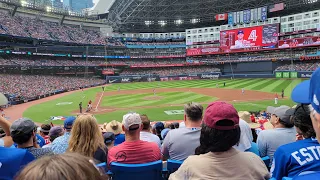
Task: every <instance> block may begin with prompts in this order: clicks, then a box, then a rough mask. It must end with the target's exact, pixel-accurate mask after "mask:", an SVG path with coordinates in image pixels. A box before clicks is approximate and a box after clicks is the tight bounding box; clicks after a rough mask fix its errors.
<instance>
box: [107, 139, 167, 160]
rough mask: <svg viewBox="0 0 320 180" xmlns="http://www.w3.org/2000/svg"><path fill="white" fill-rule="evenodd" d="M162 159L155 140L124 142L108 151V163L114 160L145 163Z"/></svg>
mask: <svg viewBox="0 0 320 180" xmlns="http://www.w3.org/2000/svg"><path fill="white" fill-rule="evenodd" d="M160 159H161V152H160V148H159V146H158V145H157V144H156V143H154V142H146V141H141V140H139V141H133V142H127V141H125V142H123V143H122V144H119V145H118V146H114V147H113V148H111V149H110V150H109V151H108V165H110V163H112V162H118V163H125V164H143V163H148V162H153V161H158V160H160Z"/></svg>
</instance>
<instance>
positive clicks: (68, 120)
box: [63, 116, 76, 132]
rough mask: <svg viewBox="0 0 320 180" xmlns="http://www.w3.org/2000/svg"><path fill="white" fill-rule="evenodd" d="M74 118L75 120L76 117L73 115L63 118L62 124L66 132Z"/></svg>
mask: <svg viewBox="0 0 320 180" xmlns="http://www.w3.org/2000/svg"><path fill="white" fill-rule="evenodd" d="M75 120H76V117H74V116H69V117H67V119H65V120H64V122H63V126H64V129H65V131H66V132H70V131H71V129H72V127H73V123H74V121H75Z"/></svg>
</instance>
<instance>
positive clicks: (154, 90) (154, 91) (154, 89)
mask: <svg viewBox="0 0 320 180" xmlns="http://www.w3.org/2000/svg"><path fill="white" fill-rule="evenodd" d="M153 95H154V96H156V88H153Z"/></svg>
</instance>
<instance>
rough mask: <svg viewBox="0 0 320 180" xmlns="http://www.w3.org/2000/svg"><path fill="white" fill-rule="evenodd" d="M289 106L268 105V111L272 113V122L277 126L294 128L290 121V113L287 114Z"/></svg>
mask: <svg viewBox="0 0 320 180" xmlns="http://www.w3.org/2000/svg"><path fill="white" fill-rule="evenodd" d="M289 109H290V107H289V106H280V107H272V106H268V107H267V112H268V113H270V114H271V118H270V123H271V124H272V125H273V126H274V127H275V128H292V127H293V126H294V125H293V123H292V122H291V121H290V115H289V114H287V113H286V112H287V110H289Z"/></svg>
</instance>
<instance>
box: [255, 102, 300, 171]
mask: <svg viewBox="0 0 320 180" xmlns="http://www.w3.org/2000/svg"><path fill="white" fill-rule="evenodd" d="M289 109H290V107H288V106H280V107H271V106H269V107H268V108H267V112H268V113H270V114H271V119H270V123H271V124H272V125H273V127H274V129H269V130H263V131H261V132H260V133H259V134H258V139H257V144H258V148H259V153H260V156H261V157H264V156H269V157H270V159H271V161H270V166H271V164H272V160H273V154H274V152H275V151H276V150H277V149H278V147H279V146H281V145H284V144H288V143H292V142H294V141H295V138H296V130H295V129H294V128H293V123H292V122H291V121H290V115H288V114H286V111H287V110H289Z"/></svg>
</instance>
